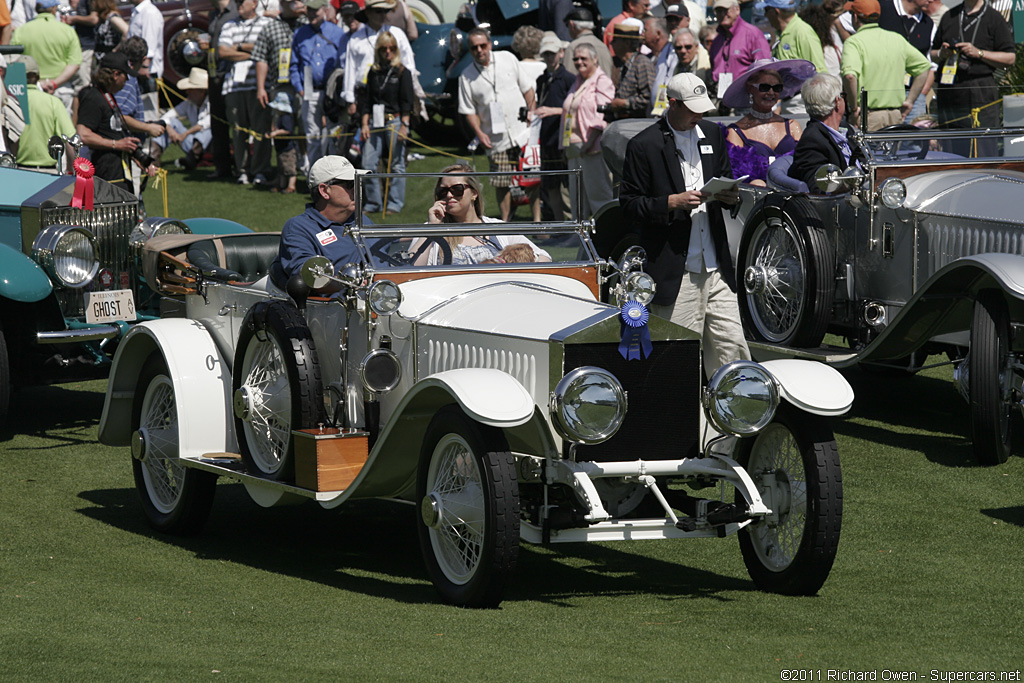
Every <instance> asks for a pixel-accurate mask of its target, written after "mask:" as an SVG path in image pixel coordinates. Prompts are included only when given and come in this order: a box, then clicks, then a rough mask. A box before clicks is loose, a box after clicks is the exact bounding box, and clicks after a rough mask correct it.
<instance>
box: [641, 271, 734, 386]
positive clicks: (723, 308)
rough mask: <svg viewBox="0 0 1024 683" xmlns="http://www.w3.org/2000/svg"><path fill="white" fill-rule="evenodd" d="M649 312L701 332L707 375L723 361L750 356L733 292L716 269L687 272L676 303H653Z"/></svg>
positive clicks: (712, 372) (721, 364)
mask: <svg viewBox="0 0 1024 683" xmlns="http://www.w3.org/2000/svg"><path fill="white" fill-rule="evenodd" d="M651 313H653V314H654V315H657V316H660V317H662V318H666V319H668V320H671V321H672V322H674V323H675V324H677V325H682V326H683V327H685V328H687V329H689V330H692V331H694V332H696V333H697V334H699V335H701V337H702V347H703V349H702V350H703V352H704V372H705V373H706V374H707V376H708V377H709V378H710V377H711V375H713V374H715V370H718V368H720V367H722V366H723V365H725V364H726V363H731V362H732V361H734V360H750V349H749V348H747V340H746V339H745V338H744V337H743V324H742V323H741V322H740V307H739V303H738V301H737V299H736V293H735V292H733V291H732V290H731V289H729V285H727V284H725V281H724V280H723V279H722V275H721V274H720V273H719V272H718V271H717V270H713V271H711V272H703V273H686V275H684V276H683V282H682V284H681V285H680V286H679V295H678V296H677V297H676V301H675V303H674V304H673V305H671V306H667V305H657V304H652V305H651Z"/></svg>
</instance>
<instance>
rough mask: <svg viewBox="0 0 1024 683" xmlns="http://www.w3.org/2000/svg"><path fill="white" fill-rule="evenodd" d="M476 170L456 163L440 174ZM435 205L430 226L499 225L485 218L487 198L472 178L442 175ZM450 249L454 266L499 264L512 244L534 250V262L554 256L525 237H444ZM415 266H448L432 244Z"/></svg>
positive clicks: (435, 195)
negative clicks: (484, 263)
mask: <svg viewBox="0 0 1024 683" xmlns="http://www.w3.org/2000/svg"><path fill="white" fill-rule="evenodd" d="M472 172H473V169H471V168H470V167H469V166H466V165H464V164H455V165H454V166H448V167H447V168H443V169H441V173H442V174H444V173H466V174H469V173H472ZM434 199H435V201H434V203H433V204H432V205H431V207H430V208H429V209H428V210H427V222H428V223H434V224H437V223H500V222H501V221H499V220H498V219H497V218H490V217H488V216H485V215H484V198H483V194H481V192H480V183H479V182H478V181H477V179H476V178H474V177H473V176H471V175H464V176H451V175H442V176H441V177H439V178H438V179H437V184H436V185H435V186H434ZM444 240H445V241H446V242H447V243H448V246H449V247H450V248H451V252H452V257H451V263H452V264H454V265H471V264H474V263H482V262H484V261H489V262H494V261H497V262H500V261H501V257H500V255H501V252H502V250H504V249H505V248H506V247H508V246H510V245H513V244H525V245H527V246H529V247H530V248H531V249H532V250H533V254H534V258H533V260H534V261H538V262H547V261H550V260H551V255H550V254H548V252H546V251H544V250H543V249H541V248H540V247H538V246H537V245H536V244H534V243H533V242H531V241H530V240H528V239H527V238H526V237H525V236H524V235H491V236H477V235H464V236H456V237H445V238H444ZM417 246H418V244H413V248H412V251H413V252H414V253H415V252H416V251H417V249H416V247H417ZM416 265H428V266H434V265H447V264H445V263H444V258H443V257H442V256H441V249H440V247H439V246H438V245H436V244H434V245H431V246H430V248H429V249H427V250H426V251H425V252H424V253H423V254H422V255H421V256H420V257H419V258H417V259H416Z"/></svg>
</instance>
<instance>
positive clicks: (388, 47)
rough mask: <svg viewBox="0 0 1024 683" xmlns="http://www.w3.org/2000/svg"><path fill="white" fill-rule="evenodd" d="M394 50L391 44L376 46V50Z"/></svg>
mask: <svg viewBox="0 0 1024 683" xmlns="http://www.w3.org/2000/svg"><path fill="white" fill-rule="evenodd" d="M394 51H395V47H394V46H392V45H384V46H382V47H378V48H377V52H394Z"/></svg>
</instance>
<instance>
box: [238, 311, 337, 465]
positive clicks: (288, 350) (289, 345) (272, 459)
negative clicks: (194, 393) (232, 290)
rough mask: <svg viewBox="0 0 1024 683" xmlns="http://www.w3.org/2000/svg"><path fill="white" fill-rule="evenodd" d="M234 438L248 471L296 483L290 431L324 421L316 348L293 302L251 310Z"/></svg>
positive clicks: (242, 347)
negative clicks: (236, 439)
mask: <svg viewBox="0 0 1024 683" xmlns="http://www.w3.org/2000/svg"><path fill="white" fill-rule="evenodd" d="M231 388H232V392H233V402H234V412H235V435H236V436H237V438H238V447H239V450H240V451H241V455H242V460H243V462H244V463H245V466H246V468H247V469H248V471H249V472H251V473H253V474H256V475H259V476H263V477H267V478H269V479H273V480H275V481H292V480H293V479H294V476H295V463H294V461H293V454H292V430H293V429H312V428H313V427H315V426H316V425H317V424H318V423H321V422H323V421H324V420H323V401H322V396H323V390H322V385H321V381H320V363H319V361H318V359H317V355H316V346H315V345H314V343H313V337H312V335H311V334H310V331H309V327H308V326H307V325H306V320H305V319H304V318H303V317H302V315H301V314H300V313H299V312H298V310H297V309H296V308H295V306H294V305H293V304H292V303H291V302H287V301H261V302H260V303H258V304H256V305H255V306H253V307H252V308H251V309H250V310H249V313H248V315H246V316H245V322H244V323H243V325H242V332H241V334H240V335H239V337H238V345H237V346H236V351H235V362H234V369H233V372H232V373H231Z"/></svg>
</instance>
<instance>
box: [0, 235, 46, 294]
mask: <svg viewBox="0 0 1024 683" xmlns="http://www.w3.org/2000/svg"><path fill="white" fill-rule="evenodd" d="M52 291H53V284H52V283H51V282H50V278H49V277H47V275H46V273H45V272H43V269H42V268H40V267H39V264H38V263H36V262H35V261H33V260H32V259H30V258H29V257H28V256H25V255H24V254H23V253H21V252H20V251H18V250H17V249H14V248H13V247H9V246H7V245H6V244H0V297H3V298H5V299H11V300H12V301H18V302H20V303H26V304H31V303H35V302H37V301H42V300H43V299H45V298H46V297H48V296H50V292H52Z"/></svg>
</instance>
